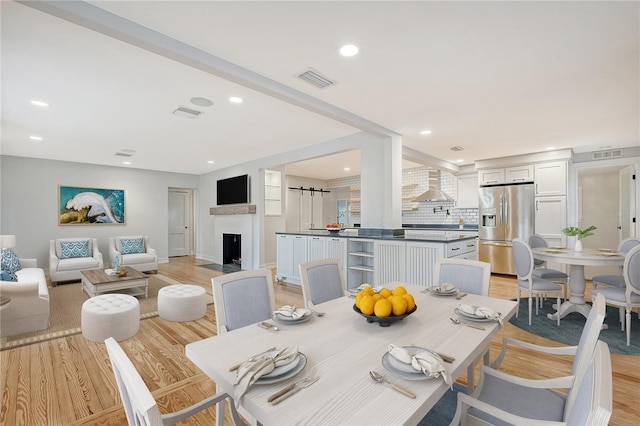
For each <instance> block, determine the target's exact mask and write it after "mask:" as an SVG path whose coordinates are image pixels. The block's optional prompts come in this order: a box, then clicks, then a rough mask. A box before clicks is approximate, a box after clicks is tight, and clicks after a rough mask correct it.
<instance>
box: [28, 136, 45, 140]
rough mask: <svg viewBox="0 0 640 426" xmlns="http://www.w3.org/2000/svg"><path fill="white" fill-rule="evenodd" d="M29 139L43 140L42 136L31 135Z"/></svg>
mask: <svg viewBox="0 0 640 426" xmlns="http://www.w3.org/2000/svg"><path fill="white" fill-rule="evenodd" d="M29 139H31V140H32V141H41V140H42V136H29Z"/></svg>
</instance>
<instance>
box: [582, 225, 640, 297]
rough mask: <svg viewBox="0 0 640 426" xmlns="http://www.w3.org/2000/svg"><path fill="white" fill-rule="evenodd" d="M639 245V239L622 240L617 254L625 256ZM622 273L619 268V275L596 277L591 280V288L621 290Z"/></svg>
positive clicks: (622, 282)
mask: <svg viewBox="0 0 640 426" xmlns="http://www.w3.org/2000/svg"><path fill="white" fill-rule="evenodd" d="M637 245H640V238H636V237H630V238H626V239H624V240H622V241H621V242H620V244H619V245H618V252H619V253H624V254H627V253H628V252H629V250H631V249H632V248H634V247H635V246H637ZM622 271H624V266H621V267H620V273H619V274H613V275H596V276H595V277H593V278H591V281H592V282H593V288H594V289H596V288H598V286H600V287H614V288H623V287H624V286H625V282H624V277H623V276H622Z"/></svg>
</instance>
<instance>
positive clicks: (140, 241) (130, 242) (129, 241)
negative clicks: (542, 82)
mask: <svg viewBox="0 0 640 426" xmlns="http://www.w3.org/2000/svg"><path fill="white" fill-rule="evenodd" d="M120 245H121V246H122V254H134V253H144V252H145V251H144V238H123V239H121V240H120Z"/></svg>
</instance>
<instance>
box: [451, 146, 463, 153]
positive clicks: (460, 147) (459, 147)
mask: <svg viewBox="0 0 640 426" xmlns="http://www.w3.org/2000/svg"><path fill="white" fill-rule="evenodd" d="M449 149H450V150H451V151H455V152H460V151H464V146H460V145H456V146H452V147H451V148H449Z"/></svg>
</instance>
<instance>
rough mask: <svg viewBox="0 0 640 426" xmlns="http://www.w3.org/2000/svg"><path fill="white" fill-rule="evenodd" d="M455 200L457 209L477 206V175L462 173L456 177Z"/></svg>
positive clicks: (475, 207)
mask: <svg viewBox="0 0 640 426" xmlns="http://www.w3.org/2000/svg"><path fill="white" fill-rule="evenodd" d="M455 181H456V200H455V202H454V207H455V208H458V209H477V208H478V175H477V174H472V175H463V176H458V177H457V178H456V180H455Z"/></svg>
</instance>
